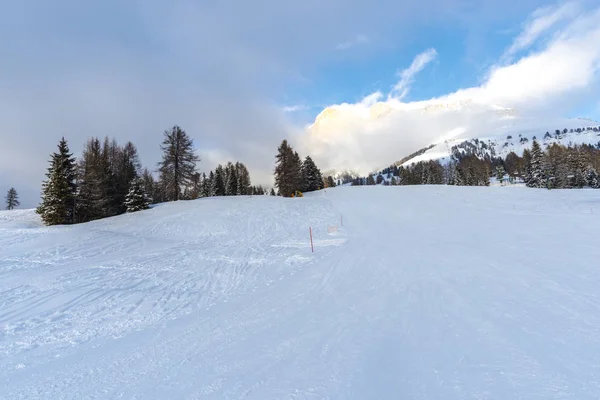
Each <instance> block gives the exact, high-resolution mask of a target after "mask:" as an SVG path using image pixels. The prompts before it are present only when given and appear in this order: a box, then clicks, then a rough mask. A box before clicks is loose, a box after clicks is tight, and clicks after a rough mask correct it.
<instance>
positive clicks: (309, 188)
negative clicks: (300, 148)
mask: <svg viewBox="0 0 600 400" xmlns="http://www.w3.org/2000/svg"><path fill="white" fill-rule="evenodd" d="M301 174H302V187H301V188H302V191H303V192H314V191H315V190H319V189H322V188H323V176H322V175H321V171H320V170H319V168H318V167H317V165H316V164H315V162H314V161H313V159H312V158H311V157H310V156H306V158H305V159H304V162H303V163H302V170H301Z"/></svg>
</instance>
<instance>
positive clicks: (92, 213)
mask: <svg viewBox="0 0 600 400" xmlns="http://www.w3.org/2000/svg"><path fill="white" fill-rule="evenodd" d="M115 180H116V178H115V176H114V174H113V173H112V171H111V165H110V157H109V146H108V143H107V141H106V140H105V143H104V145H103V146H101V145H100V140H99V139H98V138H92V139H90V140H89V141H88V143H87V144H86V147H85V148H84V150H83V154H82V156H81V160H80V162H79V166H78V191H77V208H76V210H77V222H87V221H92V220H95V219H99V218H104V217H108V216H111V215H116V213H117V211H114V209H115V201H114V198H115V190H114V189H115V185H114V183H115ZM123 201H124V199H123Z"/></svg>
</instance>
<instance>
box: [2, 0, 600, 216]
mask: <svg viewBox="0 0 600 400" xmlns="http://www.w3.org/2000/svg"><path fill="white" fill-rule="evenodd" d="M2 3H3V4H2V12H1V13H0V60H2V61H1V62H0V139H1V146H0V190H1V191H2V193H5V192H6V190H7V189H8V187H10V186H14V187H16V188H17V190H18V191H19V192H20V193H21V198H22V203H23V206H24V207H32V206H35V205H36V204H37V201H38V198H39V187H40V183H41V181H42V179H43V178H44V172H45V168H46V166H47V160H48V157H49V154H50V153H51V152H52V151H54V149H55V146H56V143H57V142H58V140H59V139H60V137H61V136H63V135H64V136H65V137H66V138H67V139H68V141H69V144H70V146H71V149H72V150H73V151H74V152H75V154H76V155H77V154H79V152H80V151H81V149H82V146H83V143H84V141H85V140H86V138H88V137H90V136H100V137H103V136H106V135H108V136H110V137H115V138H117V139H118V140H119V141H121V142H123V141H126V140H131V141H133V142H134V143H135V144H136V145H137V146H138V148H139V151H140V155H141V157H142V161H143V163H144V164H145V165H146V166H149V167H154V166H155V164H156V162H157V161H158V160H159V157H160V154H159V144H160V142H161V137H162V132H163V131H164V130H165V129H168V128H169V127H171V126H173V125H174V124H178V125H180V126H182V127H183V128H184V129H185V130H186V131H187V132H188V133H189V134H190V135H191V136H192V137H193V138H194V141H195V144H196V146H197V148H198V152H199V153H200V156H201V158H202V159H203V161H202V162H201V163H200V164H199V166H198V167H199V169H200V170H201V171H208V170H209V169H211V168H213V167H214V166H215V164H216V163H219V162H225V161H227V160H230V159H231V160H240V161H242V162H245V163H246V164H247V165H248V167H249V169H250V172H251V173H252V176H253V178H254V181H255V182H256V183H263V184H270V183H271V177H270V173H271V171H272V168H273V161H274V154H275V151H276V147H277V145H278V144H279V142H280V141H281V140H282V139H283V138H289V139H290V140H291V141H292V143H293V144H294V145H295V146H296V147H297V148H298V149H299V150H300V152H301V153H302V155H305V154H307V153H310V154H312V155H314V158H315V159H316V160H317V162H318V163H319V164H320V166H321V167H322V169H328V168H341V167H345V166H347V167H350V168H358V169H361V170H364V169H367V168H374V167H377V166H381V164H383V165H385V164H387V163H390V162H393V161H395V160H396V159H399V158H401V157H402V156H404V155H406V154H407V153H410V152H412V151H414V150H415V149H418V148H420V147H422V146H424V145H427V144H429V143H430V142H431V141H433V140H437V139H439V138H440V137H441V136H443V135H446V134H448V132H451V131H453V130H456V129H458V128H460V127H461V126H471V127H473V126H477V127H478V128H477V129H485V125H482V124H484V122H485V121H486V118H485V114H482V113H481V112H475V111H473V109H477V110H479V109H480V108H477V107H484V108H485V107H488V106H493V107H511V108H515V109H518V110H519V111H520V112H521V113H523V114H527V115H535V116H538V117H539V118H544V116H556V115H561V116H566V117H574V116H581V117H588V118H593V119H600V97H599V96H598V89H599V88H600V87H599V86H600V85H599V83H598V71H599V69H600V46H598V43H600V7H599V6H598V3H597V1H593V0H591V1H579V2H552V3H549V2H547V1H541V0H520V1H518V2H510V3H511V4H510V5H508V3H507V2H506V1H499V0H421V1H418V2H415V1H404V0H390V1H373V0H370V1H366V0H345V1H342V0H330V1H326V2H324V1H316V0H304V1H297V2H291V1H286V0H257V1H253V2H250V1H241V0H236V1H231V0H222V1H218V2H217V1H191V0H189V1H185V0H172V1H169V2H162V1H161V2H159V1H153V0H131V1H127V2H123V1H117V0H104V1H102V2H100V1H97V2H93V3H92V2H81V1H79V0H55V1H53V2H47V1H41V0H20V1H15V2H8V1H4V2H2ZM462 101H469V102H473V103H474V104H476V105H477V107H475V108H469V110H467V111H465V110H458V111H456V112H454V113H453V114H452V115H450V116H448V115H446V116H442V117H440V116H435V115H434V116H431V115H429V114H426V117H424V116H423V115H424V114H423V113H419V112H418V111H415V110H418V109H422V107H423V106H424V105H425V106H426V105H427V104H434V103H436V102H438V103H440V102H441V103H452V104H455V103H457V102H462ZM377 103H379V104H377ZM374 106H375V108H374ZM388 108H392V109H394V110H401V112H395V113H391V114H390V116H388V117H385V118H375V119H374V118H372V114H373V112H372V110H373V109H375V110H387V109H388ZM324 109H327V110H334V111H335V112H333V113H330V112H325V113H324V114H326V115H327V118H321V121H324V122H323V123H319V124H316V125H315V126H313V127H312V128H311V129H307V127H308V126H310V125H311V124H313V122H314V121H315V118H316V117H317V116H318V115H319V114H321V112H323V110H324ZM367 114H369V115H370V116H368V115H367ZM366 115H367V116H366ZM348 164H350V165H348Z"/></svg>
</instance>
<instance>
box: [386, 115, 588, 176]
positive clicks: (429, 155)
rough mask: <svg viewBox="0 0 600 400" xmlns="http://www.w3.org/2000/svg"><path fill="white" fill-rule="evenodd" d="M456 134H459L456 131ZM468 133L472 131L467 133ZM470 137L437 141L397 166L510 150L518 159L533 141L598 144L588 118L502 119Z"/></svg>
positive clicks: (499, 153)
mask: <svg viewBox="0 0 600 400" xmlns="http://www.w3.org/2000/svg"><path fill="white" fill-rule="evenodd" d="M458 132H461V131H460V130H459V131H458ZM470 134H472V132H470ZM470 134H467V135H466V136H465V134H463V133H459V134H457V135H455V136H451V137H448V138H446V139H445V140H441V141H439V142H437V143H435V144H433V145H431V146H428V147H426V148H424V149H422V150H420V151H417V152H415V153H413V154H412V155H411V156H408V157H405V158H404V159H402V160H400V161H399V163H398V164H399V165H404V166H406V165H410V164H413V163H416V162H419V161H428V160H439V161H440V162H441V163H442V164H444V163H446V162H448V161H449V160H450V158H451V156H452V154H453V153H454V154H460V153H462V154H465V153H474V154H476V155H478V156H481V157H482V156H484V155H489V156H490V157H502V158H505V157H506V156H507V155H508V153H510V152H511V151H513V152H515V153H516V154H517V155H519V156H521V155H522V153H523V150H524V149H528V148H530V147H531V142H532V141H533V140H534V139H537V140H538V141H539V142H540V144H542V145H543V146H544V145H550V144H552V143H558V144H562V145H565V146H568V145H569V144H572V145H575V144H591V145H597V144H598V143H600V122H597V121H592V120H588V119H563V120H554V121H549V122H545V123H544V124H542V123H540V122H539V121H536V120H528V119H525V118H511V119H506V120H504V123H503V125H501V126H499V127H498V128H497V129H493V130H492V131H489V132H486V133H485V134H483V135H481V136H476V137H473V136H471V135H470Z"/></svg>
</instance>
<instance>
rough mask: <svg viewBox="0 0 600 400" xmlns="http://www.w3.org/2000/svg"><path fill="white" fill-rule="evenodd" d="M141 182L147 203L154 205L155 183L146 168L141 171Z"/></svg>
mask: <svg viewBox="0 0 600 400" xmlns="http://www.w3.org/2000/svg"><path fill="white" fill-rule="evenodd" d="M142 182H143V185H144V193H146V195H147V196H148V201H150V203H151V204H152V203H154V202H155V201H156V200H155V196H156V193H155V191H156V189H155V186H156V182H154V177H153V176H152V173H151V172H150V171H149V170H148V168H144V170H143V171H142Z"/></svg>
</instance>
